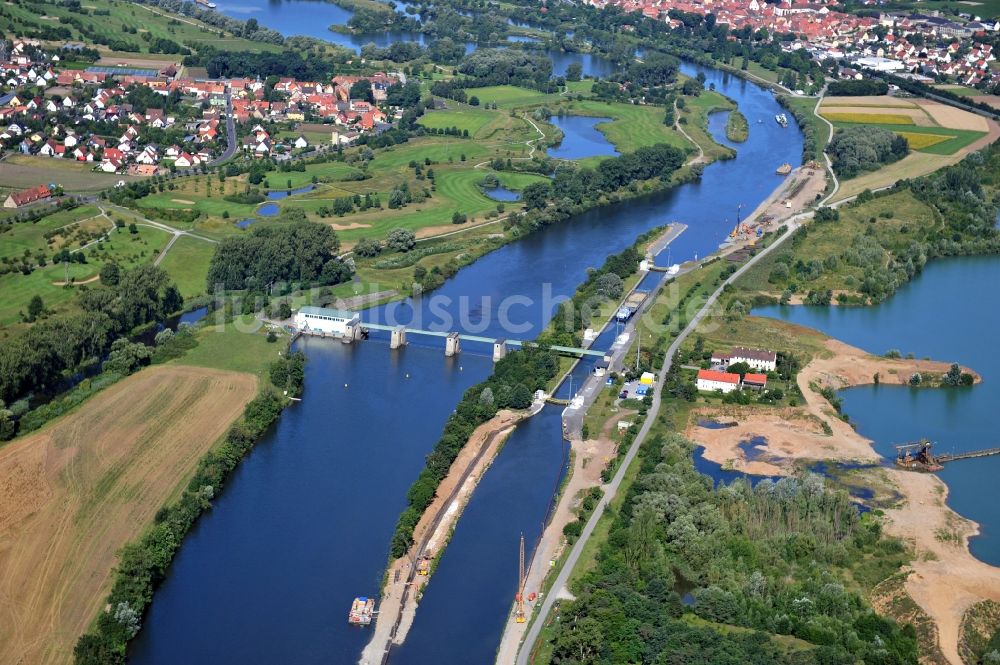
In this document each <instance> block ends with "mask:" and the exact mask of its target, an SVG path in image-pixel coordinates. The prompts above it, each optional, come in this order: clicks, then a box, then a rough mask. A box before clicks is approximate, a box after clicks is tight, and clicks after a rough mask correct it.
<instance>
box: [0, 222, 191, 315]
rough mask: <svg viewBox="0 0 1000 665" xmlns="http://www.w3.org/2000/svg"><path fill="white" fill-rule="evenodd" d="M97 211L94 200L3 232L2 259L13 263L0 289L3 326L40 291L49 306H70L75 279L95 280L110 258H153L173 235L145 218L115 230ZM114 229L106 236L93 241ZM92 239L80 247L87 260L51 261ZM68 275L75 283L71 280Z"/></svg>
mask: <svg viewBox="0 0 1000 665" xmlns="http://www.w3.org/2000/svg"><path fill="white" fill-rule="evenodd" d="M97 212H98V211H97V209H96V208H95V207H93V206H81V207H80V208H77V209H76V210H72V211H67V210H63V211H59V212H57V213H55V214H52V215H48V216H46V217H43V218H42V219H41V220H39V221H38V222H35V223H31V222H18V223H15V224H14V226H13V227H12V229H11V231H8V232H7V233H4V234H3V235H0V262H2V263H3V264H4V266H10V267H11V270H10V271H9V272H6V273H5V274H2V275H0V291H2V292H3V294H4V297H3V299H2V301H0V326H7V325H12V324H15V323H17V322H19V321H20V320H21V313H22V312H24V311H26V309H27V306H28V302H29V301H30V300H31V298H32V297H33V296H35V295H38V296H41V298H42V301H43V303H44V304H45V307H46V309H49V310H53V311H60V310H62V309H64V308H66V307H67V306H70V305H71V303H72V302H73V300H74V298H75V286H74V285H81V284H87V283H89V282H92V281H96V280H97V278H98V273H100V270H101V267H103V266H104V265H105V264H106V263H109V262H115V263H117V264H119V265H120V266H122V267H123V268H133V267H135V266H137V265H140V264H143V263H148V262H150V261H152V260H154V258H155V257H156V254H157V253H158V252H159V251H161V250H162V249H163V248H164V247H165V246H166V244H167V242H168V241H169V239H170V234H169V233H167V232H166V231H163V230H161V229H157V228H154V227H151V226H143V225H141V224H140V225H137V226H136V232H135V233H131V232H130V231H129V230H128V228H118V229H114V230H111V227H112V222H111V220H109V219H108V218H107V217H104V216H100V215H97V214H96V213H97ZM109 231H110V235H108V237H107V238H106V239H103V240H100V241H97V242H93V241H94V239H95V238H97V237H101V236H103V234H105V233H107V232H109ZM50 239H51V242H49V240H50ZM92 242H93V244H89V245H88V246H87V247H86V249H82V250H81V251H83V252H84V254H85V256H86V257H87V262H86V263H68V264H67V263H59V264H56V263H52V255H53V254H55V252H57V251H59V250H60V249H62V248H64V247H65V248H66V249H70V250H80V246H81V243H92ZM171 251H173V250H171ZM24 261H27V263H28V264H30V266H31V270H30V272H29V274H23V270H21V268H20V266H21V265H22V264H23V262H24ZM43 261H44V265H42V262H43ZM67 278H68V279H69V281H70V282H71V284H70V285H67V284H66V281H67Z"/></svg>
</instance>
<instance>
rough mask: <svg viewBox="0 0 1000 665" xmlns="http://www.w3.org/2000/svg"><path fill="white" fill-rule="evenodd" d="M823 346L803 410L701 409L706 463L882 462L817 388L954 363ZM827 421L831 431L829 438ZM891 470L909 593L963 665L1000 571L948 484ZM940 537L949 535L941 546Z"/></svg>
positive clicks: (802, 384)
mask: <svg viewBox="0 0 1000 665" xmlns="http://www.w3.org/2000/svg"><path fill="white" fill-rule="evenodd" d="M825 346H826V348H827V350H828V351H829V352H830V355H829V356H828V357H825V358H820V357H817V358H815V359H813V360H812V361H810V362H809V363H808V364H807V365H806V366H805V367H804V368H803V369H802V371H801V372H799V376H798V385H799V388H800V389H801V391H802V393H803V395H805V399H806V404H805V406H803V407H795V408H786V409H774V410H771V411H764V410H761V409H756V410H754V411H752V412H751V411H750V410H748V409H747V408H746V407H743V408H739V407H736V408H734V407H718V408H716V407H713V408H711V409H697V410H695V411H694V412H693V413H692V418H691V421H690V423H689V425H688V428H687V431H686V434H687V436H688V437H689V438H690V439H692V440H693V441H696V442H698V443H699V444H701V445H703V446H705V453H704V455H705V457H706V458H707V459H710V460H712V461H714V462H718V463H720V464H727V465H729V466H730V467H732V468H735V469H741V470H744V471H746V472H747V473H754V474H766V475H784V474H788V473H790V472H791V470H792V468H793V464H794V462H795V461H796V460H801V459H827V460H842V461H848V460H858V461H869V460H871V461H874V460H878V459H880V457H879V455H878V454H877V453H875V451H874V449H873V448H872V446H871V441H870V440H868V439H866V438H864V437H863V436H861V435H860V434H858V433H857V432H856V431H854V429H853V428H851V426H850V425H848V424H847V423H845V422H844V421H842V420H841V419H840V418H839V417H837V414H836V411H835V410H834V408H833V406H832V405H830V403H829V402H828V401H827V400H826V399H825V398H823V397H822V395H820V394H819V393H817V392H814V391H813V390H812V389H811V388H810V384H816V385H819V386H831V387H833V388H836V389H840V388H845V387H848V386H856V385H864V384H869V383H872V382H873V376H874V374H875V372H878V373H879V378H880V381H881V382H882V383H895V384H904V383H906V382H907V381H908V380H909V377H910V375H911V374H912V373H913V372H923V373H928V372H930V373H943V372H946V371H947V370H948V368H949V366H950V363H947V362H937V361H930V360H907V359H898V360H889V359H886V358H881V357H878V356H872V355H869V354H867V353H865V352H864V351H862V350H861V349H858V348H855V347H853V346H850V345H849V344H845V343H843V342H840V341H838V340H835V339H828V340H826V342H825ZM963 369H964V371H967V372H969V373H971V374H973V376H974V377H975V380H976V382H977V383H978V382H979V381H980V380H981V378H980V376H979V375H978V374H976V373H975V372H974V371H973V370H971V369H968V368H963ZM926 390H935V389H934V388H927V389H926ZM704 418H712V419H715V420H716V421H718V422H723V423H726V422H732V421H735V422H737V423H738V424H737V425H736V426H735V427H727V428H723V429H707V428H704V427H700V426H698V424H697V422H698V420H700V419H704ZM823 422H825V423H827V424H828V425H829V427H830V428H831V430H832V434H830V435H827V434H825V433H824V430H823V426H822V423H823ZM754 437H764V438H765V439H766V442H763V443H761V445H759V446H758V448H757V449H756V451H755V452H759V453H760V454H759V455H754V459H752V460H747V459H746V456H745V454H744V452H743V450H742V449H740V448H739V444H740V443H742V442H744V441H747V440H750V439H753V438H754ZM885 471H886V473H887V475H888V477H889V479H890V481H891V482H892V483H893V484H894V485H895V486H896V489H897V490H898V491H899V492H900V494H901V495H902V496H903V498H904V501H903V503H902V504H901V505H900V506H899V507H897V508H893V509H890V510H887V511H886V516H887V518H888V524H887V531H888V533H890V534H892V535H894V536H897V537H899V538H902V539H903V540H906V541H908V542H909V543H910V544H911V546H912V547H913V549H914V553H915V557H914V561H913V562H912V564H911V566H910V574H909V576H908V578H907V580H906V585H905V588H906V591H907V593H908V594H909V595H910V597H911V598H912V599H913V600H914V601H915V602H916V603H917V604H918V605H919V606H920V607H921V608H922V609H923V611H924V612H925V613H926V614H927V615H928V617H929V618H930V619H931V620H932V621H933V622H934V623H935V625H936V626H937V628H938V639H939V643H940V644H939V646H940V649H941V652H942V654H943V655H944V656H945V657H946V658H947V659H948V661H949V662H950V663H951V664H952V665H964V664H963V662H962V660H961V658H960V657H959V654H958V636H959V628H960V626H961V623H962V618H963V616H964V614H965V611H966V610H967V609H969V607H971V606H972V605H973V604H975V603H976V602H978V601H980V600H983V599H991V600H996V601H998V602H1000V569H998V568H995V567H993V566H990V565H987V564H985V563H983V562H981V561H979V560H978V559H976V558H975V557H973V556H972V554H970V553H969V548H968V539H969V538H970V537H971V536H973V535H975V534H976V533H978V526H977V525H976V524H975V523H974V522H972V521H970V520H967V519H965V518H962V517H961V516H959V515H957V514H956V513H955V512H954V511H952V510H951V509H950V508H949V507H948V506H947V505H946V503H945V501H946V498H947V487H946V486H945V484H944V483H943V482H942V481H941V480H940V479H939V478H938V477H937V476H935V475H933V474H922V473H915V472H910V471H903V470H901V469H897V468H894V467H889V468H886V469H885ZM939 534H948V535H949V537H948V538H946V539H941V538H939Z"/></svg>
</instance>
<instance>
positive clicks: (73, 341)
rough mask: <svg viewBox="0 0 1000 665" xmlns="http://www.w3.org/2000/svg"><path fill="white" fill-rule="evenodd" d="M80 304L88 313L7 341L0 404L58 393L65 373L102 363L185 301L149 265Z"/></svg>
mask: <svg viewBox="0 0 1000 665" xmlns="http://www.w3.org/2000/svg"><path fill="white" fill-rule="evenodd" d="M79 304H80V307H81V308H82V309H83V312H82V313H79V314H66V315H57V316H50V317H49V318H47V319H45V320H44V321H40V322H39V323H36V324H35V325H33V326H31V327H30V328H27V329H25V330H23V331H20V332H17V333H13V334H11V336H10V337H9V338H7V339H6V340H4V343H3V344H2V345H0V401H3V402H6V403H8V404H10V403H12V402H15V401H17V400H20V399H22V398H24V397H25V396H27V395H29V394H30V393H32V392H35V391H39V390H45V389H48V388H51V387H53V386H54V385H56V383H58V382H59V381H60V380H61V379H62V377H63V374H64V372H66V371H68V370H72V369H73V368H75V367H78V366H79V365H80V364H81V363H83V362H85V361H87V360H89V359H92V358H99V357H101V356H102V355H103V354H104V353H106V352H107V351H108V350H109V349H110V348H111V346H112V342H113V341H114V340H116V339H118V338H119V337H121V336H123V335H126V334H128V333H129V332H130V331H131V330H132V329H133V328H135V327H136V326H140V325H143V324H145V323H149V322H150V321H157V320H160V319H163V318H165V317H166V316H167V315H169V314H172V313H174V312H176V311H178V310H180V309H181V307H182V306H183V299H182V298H181V296H180V292H179V291H178V290H177V287H176V286H174V284H173V283H172V282H171V281H170V278H169V277H168V276H167V273H166V272H164V271H163V270H162V269H161V268H159V267H156V266H153V265H144V266H141V267H138V268H136V269H134V270H128V271H122V272H121V273H120V275H119V279H118V282H117V283H116V284H114V285H105V286H87V287H81V291H80V296H79ZM128 364H130V361H129V363H128Z"/></svg>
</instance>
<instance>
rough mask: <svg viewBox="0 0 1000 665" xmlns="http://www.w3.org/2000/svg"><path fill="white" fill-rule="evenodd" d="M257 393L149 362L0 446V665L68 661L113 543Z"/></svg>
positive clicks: (123, 539)
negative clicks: (44, 424)
mask: <svg viewBox="0 0 1000 665" xmlns="http://www.w3.org/2000/svg"><path fill="white" fill-rule="evenodd" d="M256 391H257V379H256V377H254V376H253V375H251V374H243V373H236V372H225V371H219V370H210V369H202V368H194V367H183V366H170V367H164V366H161V367H155V368H151V369H146V370H143V371H141V372H139V373H138V374H136V375H134V376H131V377H129V378H127V379H125V380H123V381H121V382H119V383H118V384H116V385H114V386H111V387H110V388H108V389H107V390H105V391H103V392H101V393H99V394H98V395H96V396H94V397H93V398H91V399H90V400H89V401H87V402H86V403H84V405H83V406H82V407H80V408H79V409H77V410H76V411H74V412H73V413H71V414H70V415H68V416H65V417H63V418H60V419H59V420H57V421H56V422H55V423H54V424H51V425H49V426H48V427H45V428H44V429H42V430H41V431H38V432H35V433H33V434H30V435H28V436H26V437H24V438H22V439H18V440H15V441H13V442H11V443H9V444H7V445H6V446H5V447H4V448H0V626H2V627H3V628H2V630H0V662H3V663H18V664H19V665H21V664H33V663H65V662H69V661H70V660H71V659H72V649H73V645H74V644H75V643H76V640H77V638H78V637H79V636H80V634H81V633H82V632H83V631H84V630H85V629H86V628H87V626H88V625H89V624H90V622H91V621H92V620H93V618H94V616H95V615H96V614H97V612H98V611H99V610H100V609H101V608H102V606H103V603H104V596H105V594H106V593H107V591H108V587H109V585H110V581H111V572H112V568H113V566H114V565H115V561H116V552H117V551H118V549H119V548H121V547H122V546H123V545H124V544H125V543H127V542H128V541H130V540H132V539H133V538H135V537H136V536H137V535H138V534H139V533H140V532H141V531H142V530H143V529H145V528H146V527H147V526H148V525H149V524H151V523H152V521H153V517H154V515H155V514H156V511H157V510H159V508H160V507H161V506H162V505H163V504H164V503H165V502H166V500H167V499H168V498H169V497H170V496H171V495H173V494H174V493H175V491H176V490H177V489H178V487H179V486H180V485H181V484H182V483H183V482H184V481H185V480H186V479H187V478H188V477H189V476H190V475H191V473H192V472H193V471H194V468H195V466H196V464H197V462H198V459H199V458H200V457H201V456H202V455H203V454H204V452H205V451H206V450H208V449H209V447H211V445H212V444H213V443H215V442H216V441H217V440H218V439H219V438H220V437H221V436H222V434H223V433H224V432H225V430H226V428H227V427H228V426H229V424H230V423H231V422H233V421H234V420H235V419H236V418H237V417H238V416H239V415H240V413H241V412H242V410H243V406H244V405H245V404H246V403H247V402H248V401H250V400H251V399H252V398H253V396H254V395H255V394H256Z"/></svg>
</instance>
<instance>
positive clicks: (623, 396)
mask: <svg viewBox="0 0 1000 665" xmlns="http://www.w3.org/2000/svg"><path fill="white" fill-rule="evenodd" d="M618 398H619V399H628V391H627V390H623V391H621V392H620V393H618Z"/></svg>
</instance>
